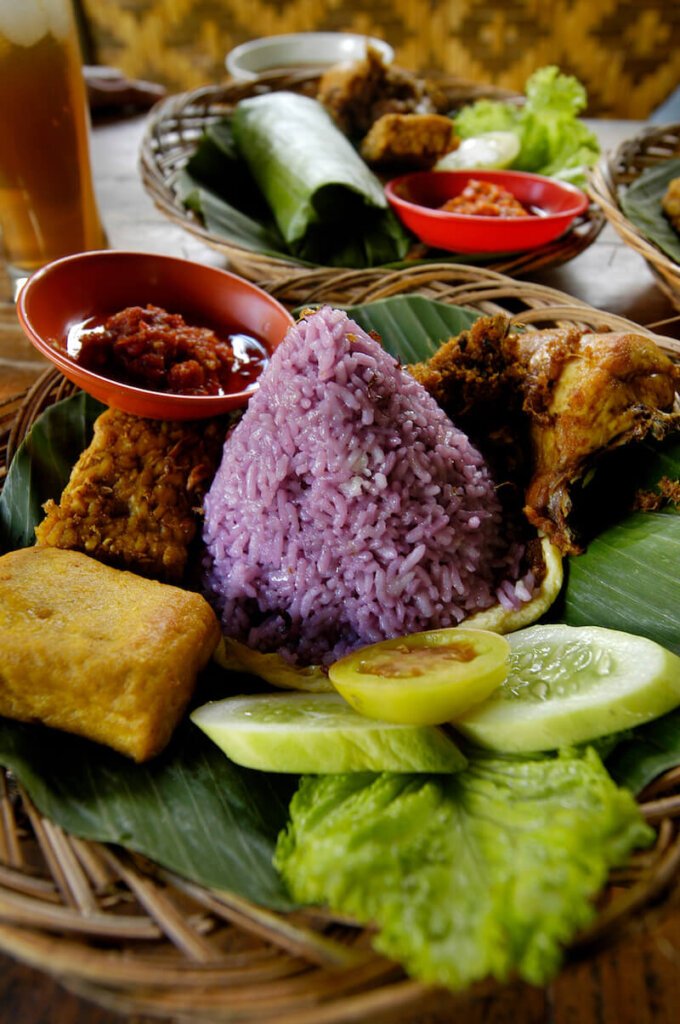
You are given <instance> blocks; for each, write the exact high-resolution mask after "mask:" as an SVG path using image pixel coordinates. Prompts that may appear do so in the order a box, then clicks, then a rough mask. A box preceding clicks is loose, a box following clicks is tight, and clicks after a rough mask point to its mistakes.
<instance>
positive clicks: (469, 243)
mask: <svg viewBox="0 0 680 1024" xmlns="http://www.w3.org/2000/svg"><path fill="white" fill-rule="evenodd" d="M471 178H475V179H477V180H478V181H491V182H494V183H495V184H497V185H501V186H502V187H503V188H506V189H507V190H508V192H512V194H513V195H514V196H515V198H516V199H518V200H519V201H520V203H521V204H522V205H523V206H524V207H525V208H526V209H528V210H531V211H536V213H535V215H533V216H529V217H478V216H475V215H471V214H461V213H447V212H444V211H443V210H440V209H438V207H440V206H442V205H443V204H444V203H445V202H446V201H447V199H452V198H453V197H454V196H457V195H459V194H460V193H461V192H462V191H463V189H464V188H465V186H466V185H467V183H468V182H469V181H470V179H471ZM385 193H386V195H387V198H388V200H389V202H390V204H391V205H392V207H393V209H394V210H395V211H396V213H397V215H398V216H399V217H400V218H401V220H402V221H403V223H404V224H405V225H406V227H407V228H408V229H409V230H410V231H412V232H413V234H414V235H416V236H417V237H418V238H419V239H420V240H421V242H425V244H426V245H428V246H430V247H431V248H433V249H446V250H448V251H449V252H461V253H489V252H493V253H503V252H519V251H522V250H524V249H534V248H535V247H536V246H539V245H544V244H545V243H546V242H551V241H552V240H553V239H555V238H559V236H560V235H561V234H563V232H565V231H566V230H567V228H568V227H569V225H570V224H571V223H572V221H573V220H574V218H575V217H578V216H579V214H581V213H583V212H584V210H586V209H587V207H588V198H587V196H586V195H585V194H584V193H583V192H581V190H580V189H578V188H575V186H573V185H567V184H566V183H564V182H561V181H556V180H555V179H554V178H544V177H542V176H541V175H540V174H526V173H525V172H524V171H483V170H461V171H416V172H415V173H413V174H404V175H402V176H401V177H400V178H394V179H393V180H392V181H390V182H388V184H387V185H386V186H385Z"/></svg>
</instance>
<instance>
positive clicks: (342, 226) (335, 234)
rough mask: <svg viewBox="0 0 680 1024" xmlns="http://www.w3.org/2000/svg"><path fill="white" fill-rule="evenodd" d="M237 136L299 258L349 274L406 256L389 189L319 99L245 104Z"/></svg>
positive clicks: (275, 97) (263, 99)
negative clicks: (346, 270) (346, 269)
mask: <svg viewBox="0 0 680 1024" xmlns="http://www.w3.org/2000/svg"><path fill="white" fill-rule="evenodd" d="M232 131H233V136H234V141H235V144H236V147H237V149H238V152H239V154H240V155H241V157H242V158H243V159H244V160H245V162H246V163H247V165H248V168H249V170H250V173H251V174H252V176H253V178H254V179H255V182H256V183H257V185H258V187H259V189H260V191H261V192H262V194H263V196H264V197H265V199H266V201H267V203H268V205H269V207H270V209H271V211H272V214H273V217H274V220H275V221H276V224H277V226H278V229H279V231H280V233H281V235H282V237H283V240H284V242H285V243H286V245H287V246H288V248H289V250H290V252H291V254H292V255H294V256H296V257H298V258H300V259H304V260H309V261H311V262H316V263H322V264H326V265H329V266H348V267H369V266H376V265H379V264H382V263H389V262H391V261H394V260H399V259H401V258H403V257H404V256H405V255H406V252H407V251H408V249H409V247H410V244H411V240H410V238H409V236H408V234H407V233H406V232H405V230H404V229H403V228H402V226H401V224H400V223H399V221H398V220H397V218H396V217H395V216H394V214H393V213H392V211H391V210H390V209H389V207H388V204H387V200H386V198H385V194H384V191H383V187H382V184H381V183H380V181H379V180H378V179H377V178H376V177H375V175H374V174H373V173H372V172H371V171H370V170H369V168H368V167H367V166H366V164H365V163H364V162H363V160H362V159H361V157H360V156H359V154H358V153H357V152H356V150H355V149H354V147H353V146H352V144H351V143H350V142H349V140H348V139H347V138H346V137H345V136H344V135H343V134H342V132H341V131H340V130H339V129H338V128H336V126H335V125H334V123H333V121H332V120H331V118H330V116H329V115H328V114H327V113H326V111H325V110H324V108H323V107H322V106H321V104H320V103H318V102H317V101H316V100H313V99H309V98H308V97H306V96H299V95H297V94H296V93H292V92H277V93H269V94H265V95H262V96H254V97H252V98H250V99H246V100H242V101H241V102H240V103H239V104H238V106H237V108H236V111H235V113H234V115H233V119H232Z"/></svg>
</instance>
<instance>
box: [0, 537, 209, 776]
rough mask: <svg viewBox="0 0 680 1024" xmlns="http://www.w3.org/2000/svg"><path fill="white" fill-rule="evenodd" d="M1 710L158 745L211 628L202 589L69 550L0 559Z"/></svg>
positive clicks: (114, 740)
mask: <svg viewBox="0 0 680 1024" xmlns="http://www.w3.org/2000/svg"><path fill="white" fill-rule="evenodd" d="M0 633H1V635H2V659H0V714H2V715H6V716H7V717H9V718H15V719H18V720H20V721H24V722H34V721H38V722H42V723H43V724H45V725H48V726H52V727H53V728H57V729H63V730H65V731H67V732H72V733H76V734H77V735H80V736H85V737H87V738H89V739H92V740H95V741H96V742H98V743H104V744H106V745H108V746H110V747H113V748H114V749H115V750H118V751H120V752H121V753H123V754H126V755H127V756H128V757H132V758H134V760H136V761H145V760H147V759H148V758H150V757H153V756H154V755H155V754H157V753H159V751H161V750H162V749H163V747H164V746H165V745H166V743H167V742H168V740H169V739H170V736H171V735H172V732H173V730H174V728H175V726H176V725H177V723H178V722H179V720H180V718H181V716H182V715H183V713H184V710H185V708H186V705H187V703H188V701H189V699H190V697H191V695H192V693H193V690H194V686H195V682H196V676H197V674H198V672H199V671H200V670H201V669H203V668H204V667H205V665H206V664H207V662H208V660H209V658H210V656H211V654H212V652H213V650H214V649H215V647H216V645H217V642H218V640H219V637H220V627H219V623H218V621H217V617H216V615H215V613H214V612H213V610H212V609H211V607H210V605H209V604H208V602H207V601H206V600H205V598H203V597H201V595H200V594H194V593H191V592H189V591H186V590H180V589H179V587H171V586H168V585H167V584H164V583H158V582H156V581H155V580H147V579H144V578H143V577H141V576H135V575H134V574H133V573H130V572H121V571H120V570H118V569H112V568H110V566H107V565H102V564H101V562H97V561H95V559H93V558H88V557H87V555H83V554H80V553H79V552H77V551H61V550H59V549H58V548H38V547H34V548H24V549H23V550H20V551H12V552H10V553H9V554H6V555H3V556H2V557H1V558H0Z"/></svg>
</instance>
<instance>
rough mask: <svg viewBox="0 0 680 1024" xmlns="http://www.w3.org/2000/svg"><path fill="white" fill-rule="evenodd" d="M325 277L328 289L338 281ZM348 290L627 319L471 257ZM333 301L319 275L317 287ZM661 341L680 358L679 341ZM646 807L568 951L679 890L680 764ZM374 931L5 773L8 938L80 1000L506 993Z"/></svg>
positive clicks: (183, 1010)
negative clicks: (211, 885)
mask: <svg viewBox="0 0 680 1024" xmlns="http://www.w3.org/2000/svg"><path fill="white" fill-rule="evenodd" d="M326 287H327V288H328V290H329V291H331V292H333V289H334V285H333V284H331V283H330V282H327V283H326ZM352 288H353V291H352V295H353V297H358V298H359V299H360V300H361V301H372V300H376V299H379V298H384V297H387V296H391V295H394V294H397V293H406V292H412V293H418V294H422V295H425V296H428V297H433V298H436V299H438V300H439V301H442V302H449V303H453V304H456V305H464V306H469V307H471V308H474V309H478V310H480V311H482V312H485V313H510V314H511V316H512V317H513V318H514V319H515V320H518V321H521V322H522V323H524V324H526V325H527V327H528V329H531V328H532V327H534V326H536V327H539V326H540V327H549V326H553V325H557V324H560V325H578V326H579V327H582V328H589V327H592V328H599V329H606V328H612V329H621V328H630V326H631V325H630V323H629V322H628V321H625V320H622V319H621V318H619V317H615V316H611V315H609V314H607V313H605V312H602V311H599V310H595V309H592V308H591V307H589V306H587V305H585V304H583V303H576V302H574V300H572V299H570V298H569V297H568V296H566V295H563V294H562V293H560V292H557V291H554V290H552V289H549V288H545V287H541V286H535V285H524V284H522V285H519V284H518V283H517V282H515V281H513V280H511V279H509V278H507V277H504V276H502V275H500V274H498V273H494V272H493V271H488V270H478V269H473V268H470V267H451V266H448V267H446V268H443V269H442V268H440V269H439V271H437V269H436V268H432V267H430V268H420V269H419V270H418V271H417V272H412V273H411V275H410V276H409V277H408V278H407V277H405V276H404V275H403V274H393V275H390V276H388V277H384V278H383V280H382V282H381V283H377V282H371V283H369V284H368V285H366V286H365V288H364V291H363V293H362V294H359V292H358V286H357V285H356V283H354V282H352ZM281 291H282V292H286V291H287V284H286V282H282V284H281ZM326 298H327V296H326V295H325V294H324V288H323V287H322V286H321V285H320V284H317V287H316V291H315V299H316V300H318V301H323V300H324V299H326ZM310 301H311V297H310ZM645 333H648V332H645ZM657 340H658V342H659V344H660V345H661V346H662V347H663V348H664V349H665V350H666V351H667V352H668V353H669V354H671V355H672V356H673V357H676V358H680V342H676V341H672V340H668V339H657ZM73 390H75V389H74V387H73V385H71V384H69V383H68V382H66V381H65V380H64V379H63V378H62V377H61V376H60V375H59V374H58V373H57V371H54V370H52V371H49V372H47V373H46V374H45V375H44V376H43V377H42V378H41V379H40V380H39V381H38V382H37V383H36V385H35V386H34V387H33V388H32V389H31V390H30V392H29V393H28V394H26V395H25V396H23V397H21V398H20V399H18V400H17V401H16V402H14V403H11V404H9V405H8V406H7V407H6V412H7V414H6V415H5V416H4V417H3V418H1V419H0V431H1V432H2V437H0V440H2V442H3V447H2V449H0V450H1V452H2V458H3V460H4V461H5V463H6V462H7V461H8V460H9V459H11V457H12V454H13V453H14V452H15V451H16V448H17V445H18V444H19V442H20V441H21V439H22V438H23V437H24V436H25V434H26V432H27V431H28V430H29V429H30V427H31V425H32V423H33V422H34V421H35V419H36V417H37V416H38V415H39V414H40V413H41V411H42V410H44V409H45V408H46V407H47V406H48V405H50V404H51V403H52V402H54V401H55V400H57V399H58V398H60V397H63V396H64V395H66V394H69V393H71V391H73ZM0 483H1V478H0ZM642 811H643V814H644V816H645V818H646V819H647V821H648V822H650V823H651V824H652V825H653V826H654V827H655V828H656V830H657V841H656V844H655V846H654V847H653V848H652V849H651V850H647V851H645V852H644V853H640V854H638V855H636V856H635V857H634V858H633V860H632V861H631V863H630V864H629V865H628V867H626V868H625V869H623V870H620V871H618V872H617V873H616V874H615V875H614V876H612V878H611V879H610V883H609V885H608V887H607V890H606V891H605V893H604V894H603V897H602V900H601V904H600V913H599V917H598V918H597V920H596V922H595V924H594V925H593V926H592V927H591V928H590V929H589V930H588V932H587V933H585V934H583V935H581V936H580V937H579V938H578V940H577V941H576V942H575V943H574V944H573V945H572V947H571V949H570V950H569V951H568V953H567V955H568V957H569V958H572V959H575V958H582V957H584V956H587V955H590V954H591V953H592V951H593V949H594V948H595V947H597V946H599V945H601V944H603V943H610V942H613V941H614V940H616V939H620V938H621V937H622V936H624V935H626V934H629V933H630V931H631V930H632V929H633V928H635V927H636V926H638V925H639V924H640V922H641V921H643V920H645V921H649V920H651V919H652V918H653V917H654V916H655V915H657V914H659V913H661V912H662V910H663V908H664V907H667V906H668V903H669V901H670V900H672V899H675V898H677V897H678V895H680V887H679V886H678V879H679V878H680V874H679V872H680V769H677V770H674V771H671V772H669V773H667V774H666V775H665V776H663V777H662V778H660V779H659V780H657V781H656V782H655V783H654V784H653V786H652V787H650V788H649V789H648V791H647V792H646V793H645V794H644V796H643V800H642ZM370 939H371V935H370V932H369V931H368V930H366V929H361V928H358V927H355V926H353V925H352V923H351V922H348V921H347V920H340V919H337V918H333V917H332V916H330V915H327V914H324V913H323V912H316V911H314V912H302V913H297V914H295V915H289V916H282V915H276V914H274V913H272V912H269V911H266V910H263V909H261V908H258V907H256V906H253V905H250V904H248V903H247V902H246V901H244V900H243V899H241V898H238V897H234V896H231V895H229V894H226V893H223V892H219V893H218V892H212V891H208V890H206V889H202V888H200V887H198V886H196V885H195V884H192V883H188V882H186V881H185V880H183V879H181V878H178V877H176V876H174V875H171V874H169V873H168V872H167V871H165V870H162V869H160V868H158V867H156V866H154V865H152V864H150V863H148V862H147V861H145V860H144V859H142V858H140V857H139V856H136V855H134V854H131V853H129V852H127V851H125V850H122V849H120V848H115V849H114V848H111V847H107V846H102V845H100V844H98V843H94V842H90V841H87V842H86V841H83V840H81V839H78V838H77V837H75V836H72V835H68V834H66V833H64V831H63V830H62V829H61V828H59V827H57V826H56V825H54V824H53V823H52V822H50V821H49V820H46V819H45V818H44V817H43V816H42V815H41V814H40V813H39V812H38V811H37V809H36V808H35V806H34V805H33V804H32V802H31V800H30V799H29V797H28V796H27V794H26V793H25V792H24V791H23V789H22V787H21V786H20V785H18V784H17V783H16V780H14V779H13V777H12V776H11V773H9V772H2V773H0V948H1V949H2V950H4V951H5V952H7V953H9V954H10V955H12V956H14V957H16V958H18V959H19V960H21V961H24V962H26V963H28V964H30V965H32V966H34V967H37V968H40V969H41V970H43V971H46V972H49V973H51V974H53V975H55V976H57V977H58V978H59V979H60V980H61V982H62V983H63V984H64V985H65V986H66V987H68V988H69V989H70V990H72V991H74V992H76V993H78V994H80V995H81V996H83V997H85V998H88V999H91V1000H93V1001H95V1002H97V1003H99V1004H101V1005H104V1006H107V1007H109V1008H111V1009H113V1010H117V1011H118V1012H120V1013H122V1014H129V1015H134V1014H140V1015H144V1016H157V1017H162V1018H164V1019H167V1018H169V1019H171V1020H173V1021H178V1022H185V1021H186V1022H188V1021H215V1022H217V1021H233V1022H248V1024H273V1022H276V1024H341V1022H350V1021H355V1022H356V1021H361V1022H367V1021H371V1022H379V1021H392V1022H396V1021H414V1020H416V1019H418V1020H419V1021H423V1020H424V1019H425V1018H424V1016H423V1015H424V1014H432V1016H428V1017H427V1020H428V1021H430V1022H432V1024H434V1022H435V1021H438V1022H440V1021H444V1020H446V1021H448V1022H451V1021H453V1020H458V1019H459V1015H460V1019H463V1015H464V1014H466V1013H468V1014H469V1012H470V1010H471V1008H472V1007H473V1006H478V1005H480V1001H481V1000H484V1001H485V1004H486V1005H487V1007H489V1001H490V1000H491V1001H493V1000H494V999H495V998H498V999H499V1000H500V999H502V997H503V992H504V990H503V989H502V988H501V987H500V986H497V985H495V984H491V983H488V984H482V985H478V986H476V987H474V988H473V989H471V990H469V991H468V992H466V993H464V994H460V995H452V994H450V993H447V992H443V991H442V990H440V989H434V988H429V987H427V986H425V985H423V984H420V983H419V982H416V981H413V980H410V979H408V978H407V977H405V976H404V974H403V972H402V970H401V969H400V968H399V967H398V966H396V965H395V964H393V963H391V962H389V961H387V960H385V959H384V958H382V957H380V956H378V955H377V954H375V953H374V952H373V951H372V949H371V943H370ZM485 1019H487V1018H485ZM499 1019H500V1018H499Z"/></svg>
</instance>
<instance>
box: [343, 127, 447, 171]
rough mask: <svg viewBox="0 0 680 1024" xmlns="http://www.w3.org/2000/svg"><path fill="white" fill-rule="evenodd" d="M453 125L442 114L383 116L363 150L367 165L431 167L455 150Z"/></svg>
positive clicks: (366, 140)
mask: <svg viewBox="0 0 680 1024" xmlns="http://www.w3.org/2000/svg"><path fill="white" fill-rule="evenodd" d="M456 145H457V139H456V135H455V132H454V127H453V121H452V120H451V119H450V118H449V117H444V116H443V115H442V114H383V116H382V117H380V118H378V120H377V121H375V122H374V124H373V125H372V126H371V129H370V131H369V132H368V134H367V135H366V136H365V138H364V140H363V142H362V143H361V146H360V152H361V155H362V157H363V158H364V160H365V161H366V163H368V164H372V165H374V166H384V165H389V164H401V165H404V166H410V167H423V168H429V167H432V166H433V165H434V164H435V163H436V162H437V160H439V159H440V158H441V157H443V156H444V155H445V154H446V153H450V152H451V150H452V149H455V148H456Z"/></svg>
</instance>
